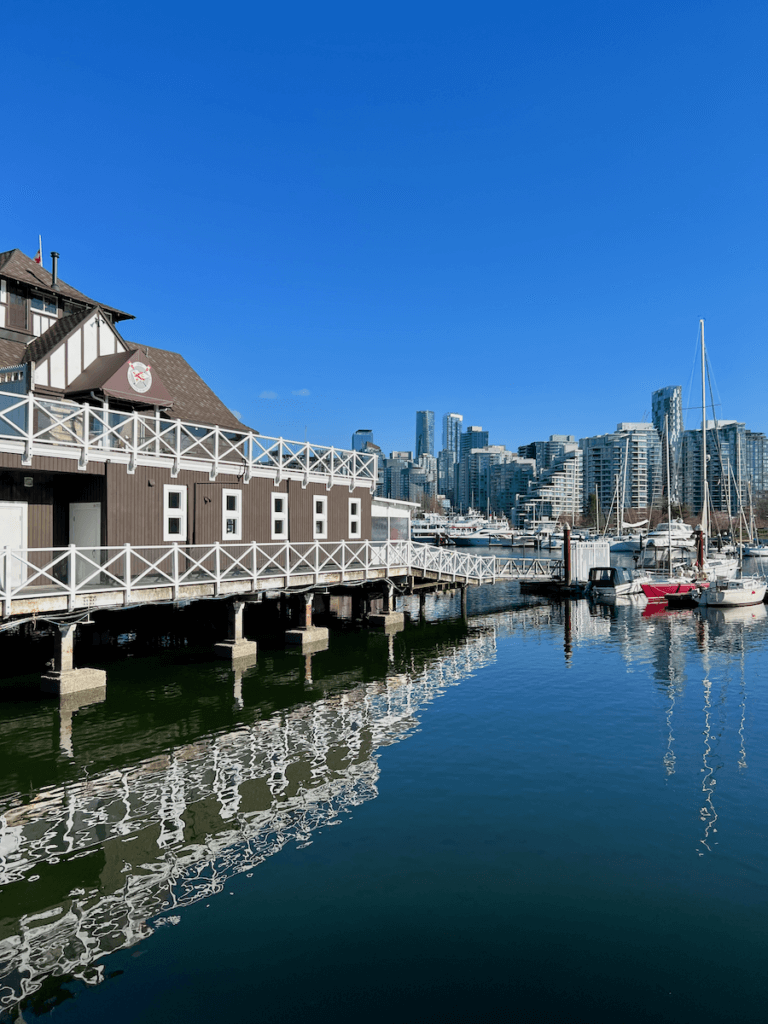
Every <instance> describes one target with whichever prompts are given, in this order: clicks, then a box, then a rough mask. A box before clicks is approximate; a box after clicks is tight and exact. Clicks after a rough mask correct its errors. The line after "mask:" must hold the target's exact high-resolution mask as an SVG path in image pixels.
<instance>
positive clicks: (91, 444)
mask: <svg viewBox="0 0 768 1024" xmlns="http://www.w3.org/2000/svg"><path fill="white" fill-rule="evenodd" d="M2 447H5V450H12V451H20V452H21V455H22V463H23V464H24V465H25V466H29V465H31V464H32V457H33V456H34V455H51V454H56V455H59V456H61V455H64V456H67V455H69V456H70V457H72V458H76V459H77V461H78V466H79V468H80V469H84V468H85V467H86V466H87V465H88V462H89V461H91V460H100V461H103V460H104V459H105V458H106V457H109V458H110V459H111V460H113V461H118V462H124V463H125V464H126V465H127V467H128V472H129V473H130V472H133V470H134V469H135V467H136V465H137V463H138V462H139V461H141V462H143V463H144V464H152V463H155V462H157V461H162V462H164V463H167V464H169V466H170V469H171V474H172V475H174V476H175V475H177V474H178V472H179V470H180V468H181V465H182V461H183V462H184V463H185V464H187V465H189V466H190V467H191V468H196V469H197V468H204V469H205V470H207V471H208V473H209V475H210V477H211V479H215V478H216V476H217V475H218V474H219V473H220V472H230V473H231V472H233V471H235V472H237V474H238V475H242V477H243V479H244V480H245V482H247V481H248V480H249V479H250V478H251V476H252V475H253V473H254V472H258V471H259V470H264V469H267V470H270V471H272V472H274V474H275V479H276V481H277V482H278V483H279V482H280V480H281V478H282V475H283V473H291V474H293V475H294V476H295V475H296V474H301V475H302V477H303V478H304V479H305V480H306V481H308V480H309V478H310V477H313V476H314V477H317V476H319V477H322V478H324V479H325V481H326V483H327V485H328V486H329V487H330V486H332V485H333V484H334V483H337V482H338V483H345V484H349V486H350V488H354V487H356V486H358V485H363V486H367V487H370V488H371V489H373V488H374V487H375V485H376V457H375V455H365V454H363V453H362V452H354V451H349V450H346V449H343V448H334V447H333V446H327V445H317V444H312V443H311V442H307V441H304V442H301V441H286V440H285V438H282V437H265V436H264V435H263V434H254V433H253V432H252V431H250V430H245V429H243V430H242V431H240V430H230V429H227V428H224V427H216V426H204V425H202V424H200V423H186V422H184V421H183V420H169V419H167V418H165V417H163V416H161V415H160V414H159V413H156V414H155V415H153V416H151V415H145V414H142V413H137V412H120V411H115V410H113V409H110V408H109V407H108V405H107V404H104V405H89V404H87V403H83V404H80V403H78V402H70V401H66V400H61V401H58V400H54V399H49V398H40V397H38V396H36V395H34V394H31V393H30V394H28V395H18V394H12V393H10V392H7V391H2V390H0V448H2Z"/></svg>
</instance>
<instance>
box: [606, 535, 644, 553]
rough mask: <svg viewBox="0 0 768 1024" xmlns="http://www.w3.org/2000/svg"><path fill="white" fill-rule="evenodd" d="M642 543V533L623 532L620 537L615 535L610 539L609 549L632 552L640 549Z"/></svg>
mask: <svg viewBox="0 0 768 1024" xmlns="http://www.w3.org/2000/svg"><path fill="white" fill-rule="evenodd" d="M642 543H643V534H642V533H630V534H624V535H623V536H622V537H615V538H613V539H612V540H611V551H629V552H630V553H632V554H634V553H635V552H636V551H639V550H640V548H641V546H642Z"/></svg>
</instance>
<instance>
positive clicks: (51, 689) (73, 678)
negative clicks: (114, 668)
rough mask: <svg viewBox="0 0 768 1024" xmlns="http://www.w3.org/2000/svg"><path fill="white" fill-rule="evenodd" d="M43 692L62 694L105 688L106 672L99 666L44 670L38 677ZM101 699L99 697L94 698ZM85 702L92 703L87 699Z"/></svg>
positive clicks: (104, 689)
mask: <svg viewBox="0 0 768 1024" xmlns="http://www.w3.org/2000/svg"><path fill="white" fill-rule="evenodd" d="M40 689H41V690H42V691H43V693H55V694H57V695H59V696H64V695H67V694H70V693H82V692H84V691H86V690H103V691H104V692H105V693H106V689H107V673H106V672H105V671H104V670H103V669H100V668H71V669H67V670H64V671H53V672H46V674H45V675H44V676H42V677H41V679H40ZM96 699H101V698H94V700H96ZM87 703H89V704H90V703H92V701H88V702H87Z"/></svg>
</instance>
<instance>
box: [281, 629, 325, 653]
mask: <svg viewBox="0 0 768 1024" xmlns="http://www.w3.org/2000/svg"><path fill="white" fill-rule="evenodd" d="M328 637H329V631H328V629H327V628H326V627H325V626H305V627H304V628H303V629H289V630H288V631H287V632H286V634H285V642H286V644H287V645H288V647H292V648H294V649H296V650H300V651H324V650H325V649H326V648H327V647H328Z"/></svg>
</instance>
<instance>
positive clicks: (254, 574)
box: [251, 540, 259, 590]
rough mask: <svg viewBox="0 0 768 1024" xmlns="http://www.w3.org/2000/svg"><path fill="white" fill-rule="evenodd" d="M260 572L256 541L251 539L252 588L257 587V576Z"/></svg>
mask: <svg viewBox="0 0 768 1024" xmlns="http://www.w3.org/2000/svg"><path fill="white" fill-rule="evenodd" d="M258 573H259V567H258V565H257V563H256V541H255V540H254V541H251V590H255V589H256V578H257V576H258Z"/></svg>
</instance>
